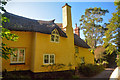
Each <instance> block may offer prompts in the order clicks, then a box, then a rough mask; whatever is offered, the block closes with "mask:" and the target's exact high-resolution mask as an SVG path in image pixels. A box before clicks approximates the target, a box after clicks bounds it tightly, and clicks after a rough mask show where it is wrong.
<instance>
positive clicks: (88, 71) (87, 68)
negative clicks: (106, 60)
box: [78, 64, 104, 77]
mask: <svg viewBox="0 0 120 80" xmlns="http://www.w3.org/2000/svg"><path fill="white" fill-rule="evenodd" d="M78 70H79V72H80V73H82V74H83V75H85V76H88V77H90V76H94V75H96V74H98V73H100V72H102V71H103V70H104V66H103V65H93V64H82V65H79V68H78Z"/></svg>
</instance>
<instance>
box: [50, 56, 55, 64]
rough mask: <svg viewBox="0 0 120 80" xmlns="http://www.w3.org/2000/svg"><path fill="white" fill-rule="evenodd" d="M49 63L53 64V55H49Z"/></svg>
mask: <svg viewBox="0 0 120 80" xmlns="http://www.w3.org/2000/svg"><path fill="white" fill-rule="evenodd" d="M50 63H53V64H54V55H50Z"/></svg>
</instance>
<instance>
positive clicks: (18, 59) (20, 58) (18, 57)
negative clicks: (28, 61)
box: [11, 48, 25, 63]
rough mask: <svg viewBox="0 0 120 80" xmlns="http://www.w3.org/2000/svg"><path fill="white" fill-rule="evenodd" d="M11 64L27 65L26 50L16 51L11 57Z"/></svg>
mask: <svg viewBox="0 0 120 80" xmlns="http://www.w3.org/2000/svg"><path fill="white" fill-rule="evenodd" d="M11 63H25V49H22V48H21V49H16V50H15V51H14V52H13V55H11Z"/></svg>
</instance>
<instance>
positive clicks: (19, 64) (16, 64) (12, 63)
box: [10, 63, 25, 65]
mask: <svg viewBox="0 0 120 80" xmlns="http://www.w3.org/2000/svg"><path fill="white" fill-rule="evenodd" d="M10 65H25V63H10Z"/></svg>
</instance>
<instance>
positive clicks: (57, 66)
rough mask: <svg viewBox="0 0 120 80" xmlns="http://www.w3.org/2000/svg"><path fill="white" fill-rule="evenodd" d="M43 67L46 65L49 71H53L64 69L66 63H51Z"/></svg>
mask: <svg viewBox="0 0 120 80" xmlns="http://www.w3.org/2000/svg"><path fill="white" fill-rule="evenodd" d="M41 67H45V68H47V70H48V71H50V72H53V71H57V70H59V69H62V68H63V67H65V65H64V64H49V65H42V66H41Z"/></svg>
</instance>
